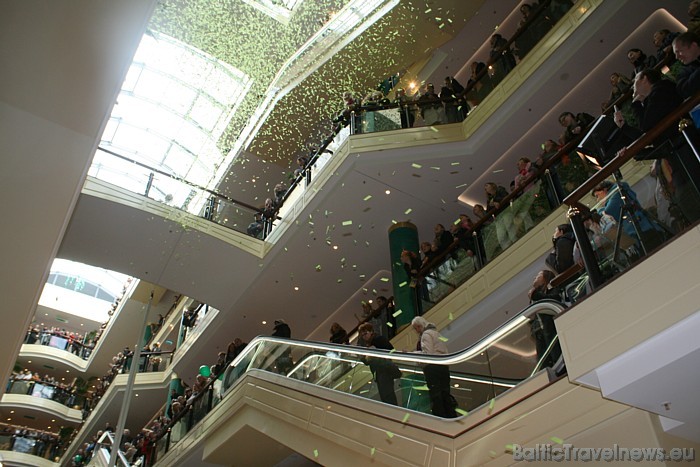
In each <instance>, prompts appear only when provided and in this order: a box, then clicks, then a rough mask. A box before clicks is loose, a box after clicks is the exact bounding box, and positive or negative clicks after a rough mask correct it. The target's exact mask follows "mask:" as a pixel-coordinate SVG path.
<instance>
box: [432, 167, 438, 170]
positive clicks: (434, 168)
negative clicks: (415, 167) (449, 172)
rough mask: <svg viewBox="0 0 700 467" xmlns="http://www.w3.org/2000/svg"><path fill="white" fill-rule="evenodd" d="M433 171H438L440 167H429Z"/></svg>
mask: <svg viewBox="0 0 700 467" xmlns="http://www.w3.org/2000/svg"><path fill="white" fill-rule="evenodd" d="M431 169H433V170H440V167H431Z"/></svg>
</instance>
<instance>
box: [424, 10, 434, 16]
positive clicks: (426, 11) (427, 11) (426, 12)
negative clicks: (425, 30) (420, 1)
mask: <svg viewBox="0 0 700 467" xmlns="http://www.w3.org/2000/svg"><path fill="white" fill-rule="evenodd" d="M431 11H433V9H432V8H428V9H427V10H425V11H424V13H425V14H426V15H427V14H428V13H430V12H431Z"/></svg>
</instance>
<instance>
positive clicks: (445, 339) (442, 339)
mask: <svg viewBox="0 0 700 467" xmlns="http://www.w3.org/2000/svg"><path fill="white" fill-rule="evenodd" d="M438 339H440V340H441V341H443V342H447V341H448V340H449V339H448V338H447V337H445V336H440V337H438Z"/></svg>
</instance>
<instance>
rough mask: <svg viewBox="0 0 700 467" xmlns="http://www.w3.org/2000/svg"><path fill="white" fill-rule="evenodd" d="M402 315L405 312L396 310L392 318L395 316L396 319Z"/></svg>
mask: <svg viewBox="0 0 700 467" xmlns="http://www.w3.org/2000/svg"><path fill="white" fill-rule="evenodd" d="M401 313H403V310H396V311H395V312H394V314H392V315H391V316H393V317H394V318H396V317H397V316H399V315H400V314H401Z"/></svg>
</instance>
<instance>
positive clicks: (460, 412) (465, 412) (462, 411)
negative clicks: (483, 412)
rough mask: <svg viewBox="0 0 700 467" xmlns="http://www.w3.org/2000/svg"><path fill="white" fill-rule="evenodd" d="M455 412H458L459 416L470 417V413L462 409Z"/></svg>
mask: <svg viewBox="0 0 700 467" xmlns="http://www.w3.org/2000/svg"><path fill="white" fill-rule="evenodd" d="M455 412H457V413H458V414H460V415H463V416H465V417H466V416H467V415H469V412H467V411H466V410H462V409H455Z"/></svg>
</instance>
